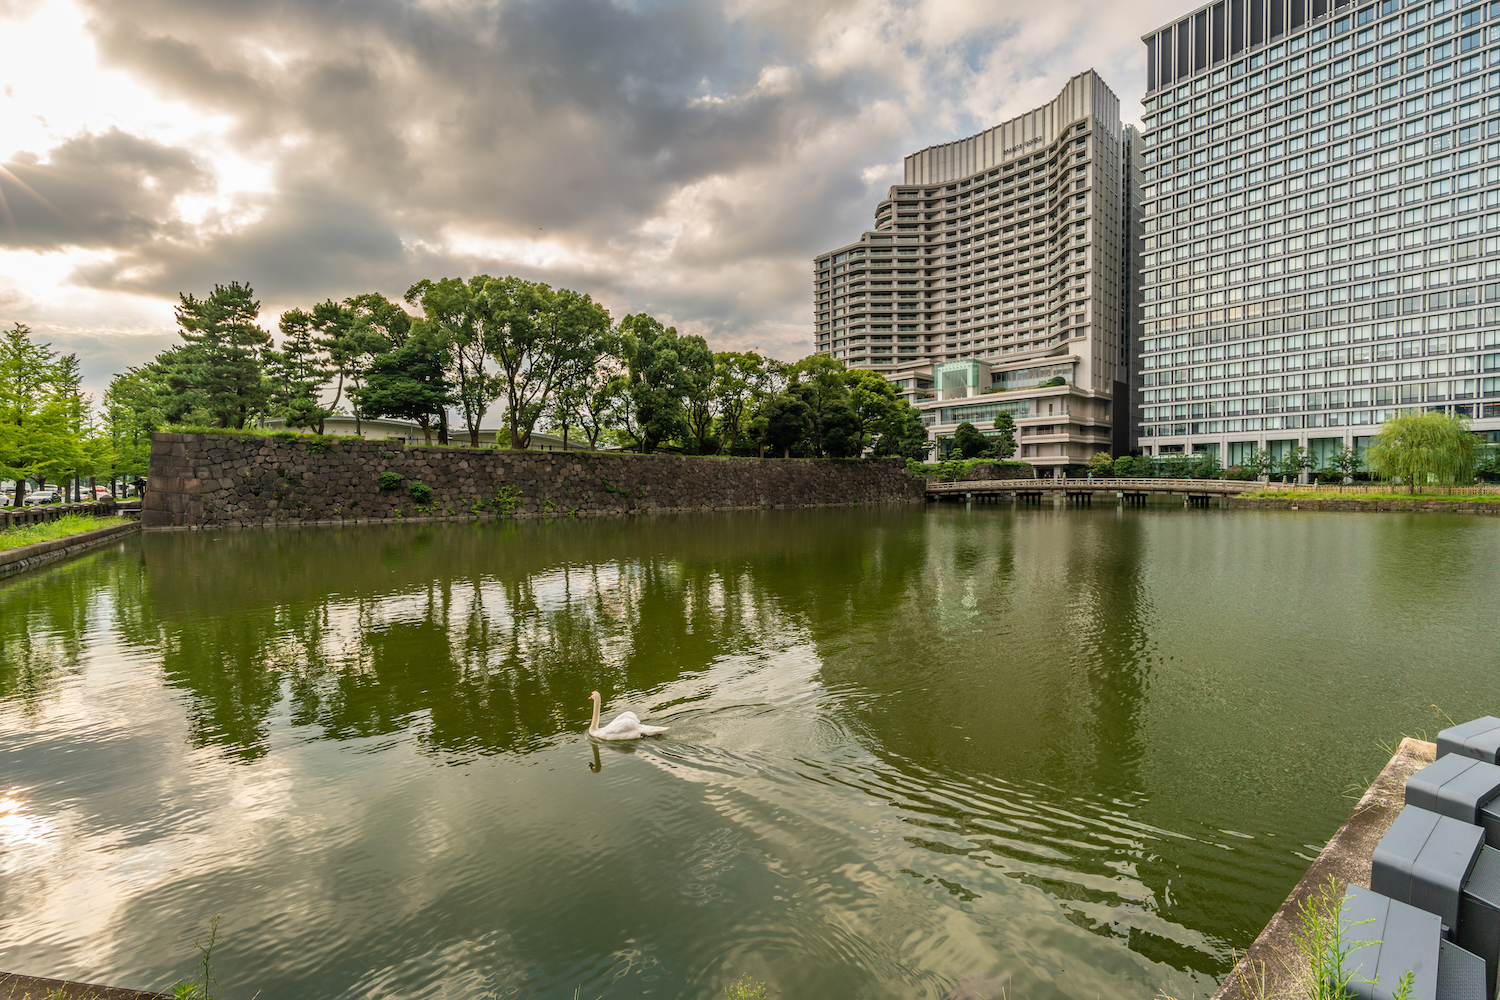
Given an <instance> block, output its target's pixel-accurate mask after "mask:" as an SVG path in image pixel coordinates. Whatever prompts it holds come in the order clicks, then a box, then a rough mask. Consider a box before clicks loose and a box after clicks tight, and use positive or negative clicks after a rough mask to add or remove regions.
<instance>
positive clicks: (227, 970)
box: [0, 506, 1500, 1000]
mask: <svg viewBox="0 0 1500 1000" xmlns="http://www.w3.org/2000/svg"><path fill="white" fill-rule="evenodd" d="M1497 567H1500V521H1496V520H1493V519H1489V518H1483V519H1480V518H1469V517H1461V516H1450V515H1425V516H1424V515H1411V516H1408V515H1395V514H1381V515H1329V514H1308V513H1291V512H1242V511H1221V510H1202V511H1198V510H1194V511H1186V510H1183V509H1181V508H1168V507H1151V508H1146V509H1140V510H1137V509H1131V510H1120V509H1116V508H1112V507H1095V508H1093V509H1092V510H1066V509H1061V508H1052V507H1043V508H1041V509H1013V508H1011V507H1008V506H984V507H975V508H973V509H969V510H965V509H964V508H962V507H956V506H941V507H937V508H921V507H919V508H915V509H893V508H881V509H852V510H851V509H838V510H823V511H785V512H770V513H733V514H718V515H702V516H694V515H683V516H662V517H655V518H640V519H610V520H592V521H554V522H546V523H541V522H529V523H519V524H518V523H485V524H445V525H408V526H398V527H391V526H370V527H359V528H353V527H351V528H309V529H302V530H280V531H276V530H249V531H242V532H194V533H148V534H146V535H144V536H139V537H136V538H132V539H131V540H129V541H127V542H125V543H122V544H121V545H119V546H118V547H116V548H114V549H111V550H109V551H104V552H100V553H97V554H93V555H89V556H86V557H84V558H82V559H80V560H78V561H75V562H72V563H69V564H66V565H63V566H59V567H55V568H49V569H45V570H42V571H39V572H36V573H32V574H27V575H24V576H22V577H19V578H17V579H14V580H11V581H8V582H6V583H3V584H0V969H3V970H5V971H13V972H25V973H31V974H36V975H46V976H64V977H70V978H83V979H87V980H90V981H94V982H108V983H112V984H117V985H127V986H136V987H161V986H164V985H166V984H168V983H170V982H172V981H173V980H175V979H178V978H182V977H184V976H185V975H186V974H187V973H188V972H189V971H190V968H191V966H192V963H193V960H194V958H195V957H196V954H195V952H194V951H193V949H192V944H191V941H192V938H193V937H194V936H195V935H198V934H201V933H202V932H203V930H204V929H205V928H206V925H207V921H208V918H209V916H210V915H211V914H214V913H222V914H223V920H222V924H221V938H222V941H223V943H222V945H221V948H220V950H219V952H218V953H217V954H216V959H217V960H218V963H219V965H220V974H219V980H220V983H221V985H222V991H221V993H222V996H224V997H226V998H231V1000H241V998H243V1000H249V998H251V997H253V996H254V995H256V994H257V993H259V995H260V996H262V997H320V998H322V997H328V998H334V997H338V998H356V997H358V998H374V997H397V996H400V997H445V998H450V997H451V998H459V997H491V996H493V997H507V996H517V997H526V998H532V997H535V998H544V997H545V998H571V997H573V995H574V990H575V988H578V987H580V986H581V987H582V993H581V995H582V996H583V997H585V998H587V1000H592V998H595V997H604V998H606V1000H615V998H626V997H631V998H633V997H646V996H651V997H664V998H679V997H685V998H701V1000H708V998H710V997H716V996H722V991H723V987H724V986H725V984H726V983H728V982H731V981H733V980H735V979H737V978H739V977H740V976H742V975H750V976H752V977H754V978H756V979H759V980H763V981H765V982H767V983H769V984H770V985H771V986H772V990H773V992H772V996H781V997H817V998H851V1000H853V998H915V997H927V998H937V997H940V996H941V995H942V994H943V993H944V991H945V990H946V989H947V988H948V987H949V986H950V985H951V984H952V983H953V982H954V981H955V980H957V979H960V978H962V977H964V976H968V975H971V974H974V973H978V972H986V971H993V970H1003V971H1005V972H1008V973H1009V974H1010V975H1011V976H1012V977H1013V986H1012V992H1011V996H1012V997H1014V998H1018V1000H1020V998H1028V1000H1029V998H1093V997H1096V996H1099V997H1106V998H1113V997H1140V998H1143V1000H1149V998H1150V997H1152V996H1154V994H1155V993H1156V991H1157V990H1158V989H1165V990H1167V991H1168V992H1171V993H1174V994H1176V995H1179V996H1182V995H1190V994H1192V993H1194V992H1195V991H1198V992H1203V991H1207V990H1209V989H1211V988H1212V986H1213V984H1214V982H1215V981H1216V980H1217V979H1218V978H1219V977H1221V976H1222V975H1223V974H1224V973H1225V972H1226V971H1227V970H1228V968H1229V967H1230V963H1231V952H1232V950H1235V949H1239V950H1243V949H1244V948H1245V946H1246V945H1248V944H1249V943H1250V941H1252V940H1253V939H1254V937H1255V935H1256V934H1257V933H1258V932H1259V930H1260V928H1261V927H1262V925H1263V924H1264V922H1265V921H1266V920H1267V919H1268V918H1269V916H1270V915H1271V913H1272V912H1273V911H1274V910H1275V908H1276V907H1277V905H1278V904H1279V903H1280V901H1281V900H1282V898H1283V897H1284V896H1285V894H1286V892H1287V891H1288V890H1289V889H1290V887H1291V886H1292V885H1293V884H1294V883H1295V882H1296V880H1297V879H1298V878H1299V877H1300V875H1301V873H1302V872H1303V871H1304V870H1305V868H1306V866H1307V863H1308V860H1309V859H1310V858H1311V857H1312V856H1313V855H1314V854H1315V853H1316V851H1317V850H1318V849H1319V847H1320V846H1321V845H1322V843H1323V842H1324V841H1325V840H1326V839H1327V838H1328V836H1330V835H1331V834H1332V832H1333V831H1334V830H1335V828H1336V827H1337V826H1338V824H1339V823H1340V822H1341V821H1342V820H1343V818H1344V816H1345V815H1346V814H1347V812H1348V810H1349V808H1350V805H1351V803H1350V801H1349V800H1348V799H1346V798H1344V797H1343V793H1344V791H1345V789H1346V788H1347V787H1348V786H1350V785H1353V784H1356V783H1360V782H1363V781H1365V780H1368V779H1369V778H1370V777H1372V776H1373V775H1374V774H1375V773H1376V772H1377V771H1378V770H1379V768H1380V766H1381V765H1382V764H1383V763H1384V760H1385V758H1386V756H1387V754H1386V752H1385V751H1384V750H1382V749H1381V747H1380V745H1379V741H1381V740H1385V741H1394V740H1395V739H1397V738H1399V736H1400V735H1401V734H1402V733H1403V732H1405V733H1417V732H1419V731H1422V730H1425V731H1427V732H1428V733H1432V732H1435V731H1436V729H1437V728H1440V726H1441V722H1440V720H1439V718H1438V717H1437V716H1436V714H1435V713H1434V712H1433V710H1432V709H1431V708H1430V707H1429V706H1431V705H1433V704H1437V705H1439V706H1441V708H1442V709H1443V710H1444V711H1446V712H1447V713H1449V714H1450V715H1452V716H1453V717H1454V718H1459V719H1461V718H1464V717H1468V716H1473V715H1477V714H1485V713H1496V714H1500V712H1497V710H1500V684H1497V679H1500V631H1497V629H1496V628H1495V613H1496V607H1497V600H1496V570H1497ZM594 688H598V689H599V690H601V691H602V692H603V694H604V698H605V704H606V714H609V713H612V712H614V711H619V710H621V709H624V708H631V709H634V710H635V711H637V712H638V713H640V714H641V716H642V717H643V718H644V719H646V720H647V721H650V722H657V723H664V724H666V725H669V726H671V731H670V732H669V733H668V734H667V735H666V736H665V737H663V738H661V739H660V740H657V741H653V742H651V743H649V744H644V745H639V746H628V747H616V746H604V747H595V746H592V745H591V744H590V742H589V741H588V739H587V738H586V737H585V736H584V732H583V731H584V728H585V727H586V725H587V722H588V718H589V704H588V694H589V692H590V691H591V690H592V689H594Z"/></svg>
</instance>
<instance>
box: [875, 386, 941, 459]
mask: <svg viewBox="0 0 1500 1000" xmlns="http://www.w3.org/2000/svg"><path fill="white" fill-rule="evenodd" d="M931 451H932V439H931V438H929V437H928V436H927V425H926V424H924V423H922V411H921V410H919V409H917V408H916V407H915V406H912V405H911V404H909V403H907V402H906V401H905V400H897V401H896V407H895V412H893V413H892V414H890V415H889V416H888V417H887V418H886V421H885V423H883V424H882V425H881V427H880V436H879V437H877V438H876V439H875V456H876V457H877V458H888V457H891V456H899V457H901V458H904V459H906V461H907V462H908V463H911V462H916V461H919V460H921V459H924V458H926V457H927V456H928V454H930V453H931Z"/></svg>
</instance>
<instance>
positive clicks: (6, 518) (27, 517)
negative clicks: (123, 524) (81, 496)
mask: <svg viewBox="0 0 1500 1000" xmlns="http://www.w3.org/2000/svg"><path fill="white" fill-rule="evenodd" d="M117 506H118V505H117V504H116V503H115V501H113V500H97V501H94V502H93V503H49V504H41V505H39V506H36V507H0V530H5V529H7V528H19V527H22V526H23V525H28V524H45V523H46V522H48V521H56V520H57V519H58V518H60V517H65V516H67V515H68V514H82V515H83V516H85V517H111V516H113V515H114V514H115V513H116V512H117Z"/></svg>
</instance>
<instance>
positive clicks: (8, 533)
mask: <svg viewBox="0 0 1500 1000" xmlns="http://www.w3.org/2000/svg"><path fill="white" fill-rule="evenodd" d="M129 523H130V522H129V520H128V519H126V518H123V517H92V516H90V515H88V514H64V515H63V516H62V517H60V518H58V519H57V520H55V521H43V522H41V523H40V524H23V525H19V526H17V527H14V528H7V529H5V530H4V531H0V552H3V551H5V550H6V549H18V548H20V547H21V546H23V545H35V544H36V543H37V542H54V541H56V540H57V539H59V538H68V537H71V536H73V535H81V534H83V533H84V532H85V531H94V530H96V529H98V528H110V527H113V526H115V525H117V524H129Z"/></svg>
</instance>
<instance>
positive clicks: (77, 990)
mask: <svg viewBox="0 0 1500 1000" xmlns="http://www.w3.org/2000/svg"><path fill="white" fill-rule="evenodd" d="M59 991H61V993H62V995H63V996H65V997H67V998H68V1000H170V997H169V996H168V995H167V994H165V993H142V992H141V991H139V990H122V989H119V988H117V987H114V986H95V985H93V984H92V983H73V982H69V981H68V980H66V979H40V978H37V977H36V976H18V975H13V974H11V973H6V972H0V1000H47V998H48V997H52V996H56V995H57V993H58V992H59Z"/></svg>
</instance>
